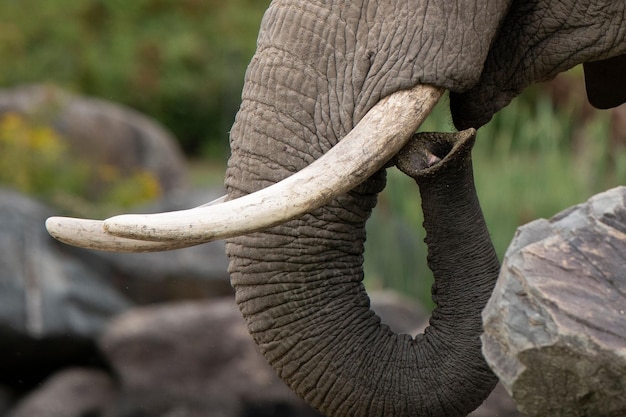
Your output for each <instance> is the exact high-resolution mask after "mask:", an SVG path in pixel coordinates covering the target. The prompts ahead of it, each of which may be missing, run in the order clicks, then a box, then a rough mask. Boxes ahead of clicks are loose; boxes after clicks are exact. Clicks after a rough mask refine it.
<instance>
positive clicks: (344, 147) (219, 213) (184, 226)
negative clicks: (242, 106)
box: [46, 85, 444, 251]
mask: <svg viewBox="0 0 626 417" xmlns="http://www.w3.org/2000/svg"><path fill="white" fill-rule="evenodd" d="M443 91H444V90H443V89H442V88H439V87H433V86H428V85H418V86H416V87H414V88H412V89H410V90H402V91H398V92H396V93H394V94H392V95H390V96H388V97H386V98H384V99H382V100H381V101H379V102H378V103H377V104H376V105H375V106H374V107H373V108H372V109H371V110H370V111H369V112H368V113H367V114H366V115H365V116H364V117H363V119H362V120H361V121H360V122H359V123H358V124H357V125H356V126H355V127H354V129H353V130H352V131H351V132H350V133H348V135H346V136H345V137H344V138H343V139H342V140H340V141H339V142H338V143H337V144H336V145H335V146H334V147H333V148H332V149H331V150H329V151H328V152H327V153H326V154H324V155H323V156H322V157H320V158H319V159H318V160H316V161H315V162H313V163H312V164H311V165H309V166H308V167H306V168H305V169H303V170H301V171H299V172H297V173H296V174H294V175H292V176H290V177H288V178H286V179H284V180H283V181H281V182H278V183H276V184H274V185H272V186H269V187H267V188H265V189H262V190H259V191H257V192H255V193H252V194H249V195H246V196H243V197H240V198H237V199H234V200H230V201H227V202H224V203H221V204H215V205H210V206H204V207H203V206H201V207H196V208H193V209H189V210H181V211H174V212H168V213H159V214H126V215H120V216H115V217H111V218H109V219H107V220H105V221H104V222H97V221H96V222H94V221H91V222H90V221H85V220H79V219H68V218H51V219H49V220H48V222H46V226H47V227H48V230H49V232H50V234H51V235H52V236H54V237H55V238H57V239H59V240H61V241H64V242H67V243H70V244H78V245H79V246H84V247H88V248H92V249H100V250H116V251H136V250H137V249H136V248H137V241H139V242H142V241H147V244H146V245H143V246H142V249H143V250H155V251H158V250H166V249H169V248H170V247H171V246H172V244H174V245H175V246H176V247H177V248H180V247H185V246H193V245H197V244H200V243H204V242H209V241H212V240H217V239H224V238H227V237H233V236H237V235H242V234H247V233H251V232H255V231H259V230H262V229H265V228H267V227H271V226H274V225H277V224H280V223H283V222H285V221H287V220H290V219H293V218H295V217H298V216H300V215H302V214H304V213H307V212H309V211H311V210H313V209H315V208H318V207H321V206H322V205H324V204H326V203H328V202H329V201H331V200H332V199H333V198H334V197H335V196H337V195H340V194H343V193H345V192H347V191H349V190H351V189H352V188H354V187H356V186H357V185H359V184H360V183H361V182H363V181H364V180H366V179H367V178H369V177H370V176H371V175H372V174H374V173H375V172H376V171H378V170H379V169H381V168H382V167H383V166H384V165H385V164H386V163H387V161H389V160H390V159H391V158H392V157H393V156H394V155H395V154H396V153H397V152H398V151H399V150H400V149H402V147H403V146H404V145H405V144H406V143H407V142H408V140H409V139H410V137H411V136H412V135H413V133H414V132H415V131H416V130H417V128H418V127H419V126H420V124H421V123H422V122H423V121H424V119H426V117H427V116H428V114H429V113H430V111H431V110H432V108H433V107H434V106H435V104H436V103H437V101H438V100H439V98H440V97H441V95H442V94H443ZM85 222H87V223H85ZM68 233H69V234H74V236H68ZM77 234H79V235H81V237H80V239H78V238H77V237H76V235H77ZM95 235H97V236H95ZM107 235H112V237H114V238H117V240H116V239H111V238H106V239H104V237H105V236H107ZM119 238H121V239H119ZM99 239H102V240H99ZM112 242H115V243H112ZM155 242H156V243H160V244H162V245H161V246H160V245H159V244H155ZM161 248H163V249H161Z"/></svg>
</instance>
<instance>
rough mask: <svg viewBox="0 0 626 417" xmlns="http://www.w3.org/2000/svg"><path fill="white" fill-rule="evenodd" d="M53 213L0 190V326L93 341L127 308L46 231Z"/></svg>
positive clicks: (38, 335) (96, 274)
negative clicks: (88, 338)
mask: <svg viewBox="0 0 626 417" xmlns="http://www.w3.org/2000/svg"><path fill="white" fill-rule="evenodd" d="M49 215H51V211H50V210H49V209H47V208H46V207H44V206H42V205H41V204H39V203H37V202H36V201H34V200H32V199H30V198H28V197H25V196H23V195H21V194H19V193H16V192H13V191H10V190H6V189H4V190H3V189H0V326H6V327H9V328H11V329H13V330H15V331H17V332H20V333H23V334H27V335H30V336H32V337H34V338H43V337H46V336H53V335H67V334H72V335H78V336H84V337H92V336H94V335H96V334H98V333H99V332H100V331H101V330H102V328H103V327H104V324H105V322H106V321H107V320H108V319H109V318H110V317H111V316H113V315H115V314H118V313H120V312H122V311H124V310H126V309H127V308H128V307H129V306H130V303H129V302H128V300H127V299H126V298H125V297H123V296H122V295H121V294H119V293H118V292H116V291H115V290H114V289H113V288H111V286H110V285H109V283H108V282H107V281H106V279H105V277H104V276H102V275H101V274H99V272H100V271H97V270H94V269H93V268H92V267H93V265H89V264H88V263H87V262H85V261H83V260H81V259H80V258H76V257H73V256H72V255H71V254H69V253H68V252H66V251H65V245H62V244H60V243H59V242H57V241H55V240H54V239H53V238H52V237H50V235H48V233H47V232H46V229H45V227H44V221H45V219H46V218H47V217H48V216H49Z"/></svg>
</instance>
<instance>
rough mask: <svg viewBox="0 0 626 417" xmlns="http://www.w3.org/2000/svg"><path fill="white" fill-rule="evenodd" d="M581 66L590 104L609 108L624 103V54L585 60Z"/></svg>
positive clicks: (625, 72)
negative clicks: (603, 58)
mask: <svg viewBox="0 0 626 417" xmlns="http://www.w3.org/2000/svg"><path fill="white" fill-rule="evenodd" d="M583 67H584V70H585V85H586V87H587V98H588V99H589V102H590V103H591V105H593V106H594V107H597V108H599V109H610V108H611V107H617V106H619V105H620V104H623V103H626V55H619V56H616V57H614V58H609V59H605V60H602V61H595V62H586V63H585V64H583Z"/></svg>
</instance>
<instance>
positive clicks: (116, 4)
mask: <svg viewBox="0 0 626 417" xmlns="http://www.w3.org/2000/svg"><path fill="white" fill-rule="evenodd" d="M268 3H269V0H229V1H215V0H133V1H121V0H57V1H55V2H43V1H37V0H19V1H18V0H4V1H1V2H0V56H2V57H3V58H5V59H4V60H3V67H2V69H1V70H0V85H2V86H11V85H17V84H23V83H41V82H51V83H56V84H59V85H61V86H64V87H66V88H70V89H72V90H75V91H77V92H79V93H82V94H88V95H95V96H101V97H105V98H107V99H110V100H113V101H116V102H121V103H124V104H126V105H129V106H131V107H134V108H136V109H138V110H140V111H142V112H144V113H146V114H148V115H150V116H152V117H153V118H155V119H156V120H158V121H160V122H161V123H163V124H164V125H165V126H167V127H168V128H169V129H170V130H171V131H172V132H173V133H174V134H175V136H177V137H178V139H179V140H180V142H181V144H182V145H183V147H184V149H185V150H186V151H187V154H188V155H190V156H194V157H195V158H197V157H199V156H200V157H202V159H203V161H204V162H203V163H204V164H205V165H206V164H207V163H206V160H207V159H211V163H212V164H213V166H215V165H216V164H217V165H219V166H220V167H221V165H222V164H223V163H224V160H225V156H226V154H227V132H228V130H229V129H230V126H231V124H232V121H233V117H234V114H235V112H236V109H237V108H238V106H239V102H240V93H241V86H242V83H243V77H244V72H245V68H246V66H247V63H248V61H249V59H250V57H251V55H252V53H253V51H254V48H255V40H256V35H257V31H258V26H259V22H260V19H261V16H262V13H263V11H264V10H265V8H266V7H267V4H268ZM8 57H9V58H8ZM7 58H8V59H7ZM566 77H569V78H571V79H573V80H574V81H573V82H574V83H582V80H580V74H579V73H578V72H577V71H574V72H572V73H570V74H567V75H566ZM582 102H583V99H582V98H577V97H573V98H570V99H568V100H566V101H565V102H563V101H561V102H559V103H558V105H557V106H555V105H554V104H553V102H552V96H551V95H550V94H547V93H546V91H545V89H544V88H543V87H542V86H538V87H536V88H534V89H531V90H530V91H527V92H526V93H525V94H524V95H522V96H521V97H520V98H518V99H516V100H515V101H514V102H513V103H512V104H511V105H510V106H509V107H508V108H506V109H505V110H504V111H502V112H501V113H499V114H498V115H497V116H496V117H495V118H494V120H492V122H491V123H489V124H488V125H487V126H485V127H484V128H482V129H481V130H480V131H479V135H478V143H477V146H476V149H475V151H474V160H475V174H476V182H477V188H478V192H479V196H480V198H481V202H482V206H483V209H484V212H485V217H486V219H487V223H488V225H489V228H490V231H491V234H492V236H493V239H494V242H495V245H496V248H497V251H498V253H499V254H500V256H502V254H503V253H504V251H505V250H506V247H507V245H508V243H509V242H510V240H511V238H512V237H513V233H514V231H515V229H516V227H517V226H518V225H520V224H523V223H526V222H528V221H531V220H533V219H535V218H538V217H550V216H552V215H554V214H555V213H557V212H558V211H560V210H562V209H564V208H566V207H568V206H571V205H573V204H576V203H579V202H582V201H584V200H586V199H587V198H588V197H589V196H591V195H592V194H594V193H597V192H600V191H602V190H605V189H608V188H610V187H612V186H615V185H617V184H620V183H622V184H623V183H624V182H625V181H626V151H625V150H624V148H623V147H620V146H617V145H615V144H610V143H609V136H610V135H609V130H608V129H609V121H608V116H607V115H606V114H605V113H593V114H592V115H591V116H586V117H585V118H582V117H580V115H581V106H582V104H581V103H582ZM444 104H445V103H444ZM445 107H446V106H442V107H441V108H439V109H438V111H437V112H436V113H435V114H434V115H433V116H431V117H430V118H429V119H428V121H427V123H426V125H425V126H424V128H423V129H424V130H439V131H442V130H451V123H450V120H449V116H448V115H447V112H446V109H445ZM583 119H584V120H583ZM583 121H584V123H583ZM60 139H61V138H59V137H57V136H56V134H55V133H54V132H53V131H52V130H50V129H48V128H46V127H44V126H40V125H38V124H37V123H34V122H33V121H29V120H26V119H20V118H18V117H16V116H14V115H9V116H7V117H5V118H4V119H2V120H1V121H0V182H2V183H4V184H10V185H12V186H14V187H16V188H18V189H20V190H23V191H25V192H30V193H34V194H36V195H39V196H41V197H42V198H44V199H46V200H48V201H53V202H54V203H56V204H60V205H62V206H65V207H68V206H72V207H74V208H76V207H79V208H83V209H81V210H80V211H81V212H85V211H88V210H90V209H93V207H95V206H98V205H101V204H103V203H104V202H107V203H111V202H114V203H115V204H120V205H129V204H133V203H137V202H138V200H137V199H134V198H129V196H136V195H139V196H143V197H141V198H144V197H145V198H149V197H150V196H154V195H156V192H157V191H156V190H155V185H154V184H155V182H154V181H153V179H150V178H149V177H147V176H145V175H144V174H141V173H138V174H137V176H131V178H129V179H125V180H121V179H120V178H119V176H118V173H116V172H115V171H114V170H112V169H110V167H96V168H89V167H88V165H87V164H85V163H80V162H78V163H76V162H75V158H72V157H71V156H70V155H69V154H68V153H67V150H66V149H64V147H63V146H62V141H61V140H60ZM210 171H211V172H215V171H219V172H223V171H222V170H221V169H218V170H216V169H214V168H211V169H210ZM94 178H96V183H100V184H102V183H107V184H108V185H107V187H104V188H106V189H107V190H108V191H106V192H100V193H99V194H97V195H96V194H94V191H93V190H94V188H93V187H92V186H88V185H87V184H93V180H94ZM97 178H99V179H97ZM113 179H114V180H116V181H109V180H113ZM219 181H220V180H218V182H219ZM96 188H99V187H96ZM104 188H103V189H104ZM142 190H143V191H142ZM98 196H99V197H98ZM141 198H140V199H141ZM77 201H80V202H79V203H76V202H77ZM87 202H89V203H87ZM423 233H424V232H423V230H422V229H421V211H420V203H419V195H418V192H417V189H416V186H415V185H414V184H413V182H412V180H409V179H408V178H405V177H404V176H403V175H402V174H400V173H398V172H397V171H395V170H394V169H391V170H389V175H388V187H387V189H386V191H385V192H384V193H383V194H382V195H381V197H380V199H379V204H378V207H377V208H376V210H375V212H374V214H373V219H372V221H370V222H369V224H368V242H367V246H366V257H365V259H366V283H367V285H368V286H369V287H370V288H381V287H393V288H396V289H399V290H401V291H402V292H404V293H406V294H409V295H411V296H415V297H418V298H420V299H421V300H423V301H428V300H430V282H431V279H432V278H430V272H429V271H428V269H427V267H426V257H425V253H426V249H425V247H424V244H423V242H422V240H423V238H424V236H423Z"/></svg>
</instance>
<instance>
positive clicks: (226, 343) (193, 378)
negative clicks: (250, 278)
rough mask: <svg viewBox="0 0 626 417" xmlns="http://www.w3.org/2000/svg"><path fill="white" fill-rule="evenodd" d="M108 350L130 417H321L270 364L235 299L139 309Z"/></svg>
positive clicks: (116, 326) (122, 321)
mask: <svg viewBox="0 0 626 417" xmlns="http://www.w3.org/2000/svg"><path fill="white" fill-rule="evenodd" d="M100 346H101V348H102V350H103V352H104V353H105V355H106V357H107V358H108V359H109V361H110V363H111V365H112V367H113V369H114V371H115V372H116V374H117V375H118V377H119V379H120V382H121V390H122V393H121V398H120V401H119V403H120V404H124V409H125V412H126V413H130V415H146V416H155V417H157V416H170V415H176V416H181V417H182V416H184V417H195V416H198V417H199V416H205V415H207V413H208V412H209V411H210V415H212V416H216V417H217V416H219V417H237V416H243V415H255V416H266V415H267V416H273V415H283V416H303V417H304V416H317V415H318V414H317V413H315V412H314V411H313V410H311V409H310V408H309V407H308V406H306V404H304V403H303V402H302V401H301V400H300V399H299V398H297V397H296V395H295V394H294V393H293V392H291V390H289V389H288V388H287V386H286V385H284V384H283V383H282V382H281V381H280V380H279V379H278V377H277V376H276V375H275V373H274V371H273V370H272V369H271V368H270V367H269V365H267V364H266V363H265V361H264V360H263V357H262V356H261V355H260V353H259V352H258V351H257V348H256V345H255V344H254V343H253V342H252V339H251V337H250V335H249V334H248V332H247V329H246V326H245V323H244V321H243V318H242V317H241V314H240V312H239V310H238V309H237V307H236V305H235V303H234V300H233V298H232V297H227V298H224V299H222V300H214V301H202V302H191V301H188V302H179V303H174V304H166V305H160V306H154V307H143V308H138V309H135V310H132V311H130V312H128V313H126V314H123V315H122V316H120V317H118V318H117V319H116V320H115V321H114V322H112V323H111V325H110V326H109V327H108V329H107V331H106V333H105V334H104V335H103V337H102V339H101V341H100ZM133 413H135V414H133ZM275 413H278V414H275Z"/></svg>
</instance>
